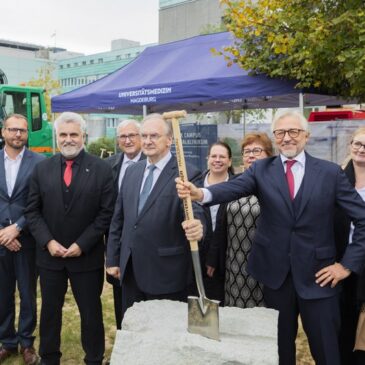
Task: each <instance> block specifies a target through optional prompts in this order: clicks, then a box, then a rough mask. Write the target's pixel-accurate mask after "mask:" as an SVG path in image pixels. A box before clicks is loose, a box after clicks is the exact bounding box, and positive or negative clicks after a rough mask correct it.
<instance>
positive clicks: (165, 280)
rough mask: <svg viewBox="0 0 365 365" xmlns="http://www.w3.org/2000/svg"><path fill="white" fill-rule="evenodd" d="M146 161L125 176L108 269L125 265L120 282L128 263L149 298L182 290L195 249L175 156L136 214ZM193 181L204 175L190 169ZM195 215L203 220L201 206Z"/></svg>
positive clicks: (113, 222) (113, 225) (138, 164)
mask: <svg viewBox="0 0 365 365" xmlns="http://www.w3.org/2000/svg"><path fill="white" fill-rule="evenodd" d="M145 167H146V161H140V162H138V163H136V164H134V165H131V166H130V167H129V168H128V169H127V172H126V174H125V176H124V179H123V183H122V186H121V191H120V192H119V195H118V200H117V203H116V205H115V210H114V215H113V219H112V223H111V226H110V230H109V239H108V245H107V246H108V248H107V260H106V265H107V267H113V266H120V268H121V281H122V284H123V277H124V274H125V269H126V266H127V263H128V260H129V259H130V258H131V259H132V262H133V270H134V277H135V279H136V282H137V285H138V287H139V289H140V290H142V291H143V292H145V293H149V294H167V293H173V292H178V291H182V290H183V289H185V288H186V286H187V284H188V282H187V281H188V278H189V277H190V273H191V265H190V249H189V244H188V242H187V240H186V238H185V234H184V230H183V229H182V227H181V222H182V221H183V220H184V213H183V207H182V203H181V201H180V199H179V198H178V196H177V193H176V187H175V178H176V177H177V176H178V169H177V164H176V159H175V157H172V158H171V159H170V161H169V162H168V163H167V165H166V166H165V168H164V169H163V171H162V172H161V175H160V176H159V178H158V180H157V181H156V184H155V185H154V187H153V189H152V191H151V193H150V195H149V197H148V199H147V201H146V204H145V205H144V207H143V209H142V211H141V213H140V215H138V214H137V208H138V199H139V194H140V188H141V184H142V179H143V173H144V171H145ZM187 169H188V176H189V179H191V180H194V179H196V178H197V177H200V172H199V171H198V170H197V169H195V168H193V167H191V166H188V167H187ZM195 217H196V218H198V219H201V220H203V223H204V211H203V208H202V207H198V206H197V205H196V206H195Z"/></svg>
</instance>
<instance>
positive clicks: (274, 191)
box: [177, 111, 365, 365]
mask: <svg viewBox="0 0 365 365" xmlns="http://www.w3.org/2000/svg"><path fill="white" fill-rule="evenodd" d="M272 131H273V134H274V139H275V144H276V147H277V149H278V151H279V153H280V154H279V156H277V157H270V158H266V159H263V160H259V161H256V162H255V163H254V164H253V165H252V166H251V167H250V168H249V169H248V170H247V171H245V172H244V173H243V174H242V175H240V176H239V177H237V178H236V179H233V180H230V181H229V182H226V183H222V184H217V185H214V186H212V187H209V188H208V189H197V188H196V187H195V186H194V185H193V184H191V183H182V182H181V181H180V180H177V189H178V193H179V196H180V197H181V198H183V197H185V196H186V195H188V194H190V195H191V197H192V199H193V200H198V201H202V202H203V203H208V202H209V203H210V204H217V203H224V202H228V201H231V200H236V199H239V198H241V197H242V196H248V195H255V196H257V198H258V200H259V203H260V207H261V216H260V221H259V223H258V226H257V229H256V232H255V237H254V243H253V245H252V251H251V254H250V257H249V261H248V271H249V273H250V274H251V275H252V276H253V277H254V278H255V279H256V280H258V281H259V282H261V283H263V284H264V301H265V303H266V305H267V306H268V307H269V308H273V309H276V310H278V311H279V323H278V345H279V360H280V365H295V363H296V359H295V352H296V351H295V339H296V335H297V328H298V316H299V314H300V316H301V319H302V323H303V328H304V330H305V332H306V334H307V337H308V340H309V346H310V350H311V353H312V356H313V358H314V360H315V362H316V365H340V356H339V347H338V332H339V326H340V314H339V306H338V294H339V290H340V288H339V285H337V284H338V283H339V282H340V281H341V280H343V279H345V278H346V277H348V276H349V275H350V274H351V272H352V271H354V272H360V271H361V269H362V267H363V262H364V256H365V203H364V202H363V200H362V199H361V197H360V196H359V195H358V194H357V193H356V191H355V190H354V188H353V187H352V186H351V184H350V183H349V181H348V179H347V177H346V176H345V174H344V172H343V171H342V169H341V168H340V167H339V166H337V165H336V164H334V163H332V162H328V161H324V160H320V159H317V158H314V157H312V156H311V155H309V154H308V153H306V152H305V151H304V148H305V145H306V143H307V141H308V138H309V131H308V122H307V120H306V119H305V118H304V117H303V116H302V115H301V114H300V113H298V112H293V111H285V112H283V113H281V114H278V115H277V116H276V117H275V119H274V121H273V123H272ZM336 205H338V206H340V207H341V208H342V209H343V210H344V211H345V212H346V213H347V214H348V215H349V216H350V217H351V220H352V221H353V222H355V231H354V235H353V242H352V244H351V245H349V246H348V247H347V249H346V251H345V253H344V255H343V257H342V258H341V260H340V262H336V245H335V240H334V224H333V217H334V211H335V206H336Z"/></svg>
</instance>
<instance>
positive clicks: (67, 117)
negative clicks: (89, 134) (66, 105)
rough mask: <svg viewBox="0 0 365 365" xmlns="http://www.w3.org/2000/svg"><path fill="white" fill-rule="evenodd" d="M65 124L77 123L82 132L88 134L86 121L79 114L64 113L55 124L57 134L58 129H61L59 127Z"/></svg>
mask: <svg viewBox="0 0 365 365" xmlns="http://www.w3.org/2000/svg"><path fill="white" fill-rule="evenodd" d="M65 123H75V124H78V125H79V126H80V128H81V131H82V132H83V133H86V122H85V120H84V118H83V117H82V116H81V115H80V114H77V113H73V112H64V113H62V114H61V115H60V116H59V117H58V118H57V119H56V120H55V122H54V124H53V128H54V129H55V130H56V133H57V129H58V128H59V126H60V125H61V124H65Z"/></svg>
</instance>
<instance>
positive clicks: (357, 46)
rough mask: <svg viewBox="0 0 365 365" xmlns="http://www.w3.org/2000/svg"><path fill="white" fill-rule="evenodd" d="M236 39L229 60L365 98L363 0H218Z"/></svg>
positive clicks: (305, 84) (227, 51)
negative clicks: (224, 7)
mask: <svg viewBox="0 0 365 365" xmlns="http://www.w3.org/2000/svg"><path fill="white" fill-rule="evenodd" d="M221 4H222V5H225V6H226V10H225V21H226V26H227V29H228V30H230V31H232V32H233V33H234V35H235V37H236V41H235V42H234V44H232V45H231V46H228V47H225V48H224V49H223V50H222V51H221V52H219V53H220V54H223V55H224V56H225V58H226V60H227V62H228V64H229V65H230V64H232V63H233V62H234V63H238V65H239V66H240V67H242V68H243V69H245V70H252V74H261V73H265V74H267V75H269V76H271V77H279V78H280V77H284V78H289V79H295V80H298V83H297V87H298V88H305V87H314V88H317V89H318V90H319V91H324V92H327V93H329V94H333V95H341V96H344V97H349V98H359V99H361V100H363V99H365V7H364V3H363V1H362V0H346V1H342V0H256V1H255V0H221Z"/></svg>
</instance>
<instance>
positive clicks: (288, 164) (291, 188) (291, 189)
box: [286, 160, 297, 200]
mask: <svg viewBox="0 0 365 365" xmlns="http://www.w3.org/2000/svg"><path fill="white" fill-rule="evenodd" d="M296 162H297V161H296V160H286V181H287V182H288V186H289V195H290V199H291V200H294V175H293V171H292V170H291V168H292V167H293V165H294V164H295V163H296Z"/></svg>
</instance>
